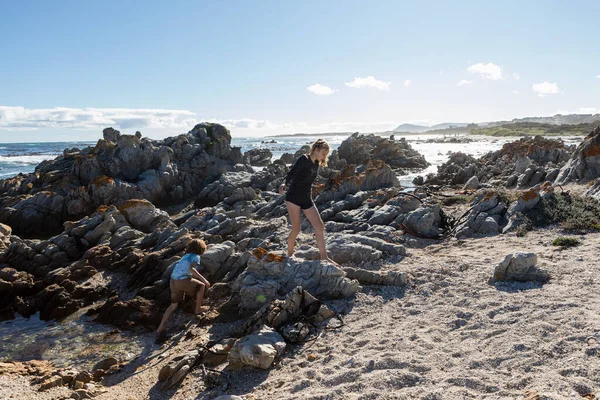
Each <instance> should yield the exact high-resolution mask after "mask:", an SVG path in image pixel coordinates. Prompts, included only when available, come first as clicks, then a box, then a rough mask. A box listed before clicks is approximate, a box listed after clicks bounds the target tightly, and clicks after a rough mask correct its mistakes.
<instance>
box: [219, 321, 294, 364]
mask: <svg viewBox="0 0 600 400" xmlns="http://www.w3.org/2000/svg"><path fill="white" fill-rule="evenodd" d="M284 350H285V341H284V340H283V338H282V337H281V335H280V334H279V333H277V332H275V331H274V330H273V329H271V328H269V327H263V328H262V329H261V330H260V331H258V332H256V333H253V334H251V335H248V336H244V337H243V338H241V339H239V340H238V341H237V342H235V345H234V346H233V349H231V352H230V353H229V357H228V360H229V366H230V367H231V368H242V367H244V366H250V367H255V368H261V369H268V368H269V367H270V366H271V365H272V364H273V362H274V361H275V358H276V357H277V356H280V355H281V354H282V353H283V351H284Z"/></svg>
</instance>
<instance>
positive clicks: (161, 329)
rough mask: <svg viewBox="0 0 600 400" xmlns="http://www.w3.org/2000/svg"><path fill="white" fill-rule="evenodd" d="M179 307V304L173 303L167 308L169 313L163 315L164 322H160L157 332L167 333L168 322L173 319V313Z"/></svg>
mask: <svg viewBox="0 0 600 400" xmlns="http://www.w3.org/2000/svg"><path fill="white" fill-rule="evenodd" d="M177 305H178V303H171V305H170V306H169V307H168V308H167V311H165V315H163V317H162V320H161V321H160V325H159V326H158V329H157V331H156V332H158V333H160V332H164V331H165V329H166V326H167V321H168V320H169V318H171V315H173V313H174V312H175V310H176V309H177Z"/></svg>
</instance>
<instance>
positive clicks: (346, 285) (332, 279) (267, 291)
mask: <svg viewBox="0 0 600 400" xmlns="http://www.w3.org/2000/svg"><path fill="white" fill-rule="evenodd" d="M260 250H261V249H257V250H255V251H254V254H253V255H252V256H251V257H250V258H249V260H248V266H247V267H246V269H245V270H244V272H242V273H241V274H240V275H239V276H238V278H237V279H236V281H235V282H234V284H233V291H234V292H237V293H239V296H240V307H241V308H242V309H247V310H256V309H259V308H260V307H262V306H263V305H264V304H267V303H268V302H269V301H270V300H273V299H276V298H278V297H279V293H289V292H290V291H292V290H293V289H294V288H295V287H296V286H302V287H303V288H304V290H306V291H308V292H310V293H312V294H313V295H315V296H318V297H319V298H321V297H328V298H344V297H350V296H352V295H354V294H355V293H356V292H357V291H358V288H359V285H358V282H357V281H353V280H350V279H347V278H346V277H345V273H344V271H342V270H341V269H339V268H338V267H336V266H334V265H333V264H331V263H329V262H324V261H323V262H322V261H320V260H314V261H306V260H301V259H297V258H295V257H292V258H287V259H283V258H282V257H280V256H277V255H275V254H273V253H267V252H266V251H260Z"/></svg>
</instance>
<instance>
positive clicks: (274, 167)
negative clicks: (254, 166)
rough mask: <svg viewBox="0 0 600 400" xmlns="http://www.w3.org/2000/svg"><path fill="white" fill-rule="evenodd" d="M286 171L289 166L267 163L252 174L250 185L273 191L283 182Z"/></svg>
mask: <svg viewBox="0 0 600 400" xmlns="http://www.w3.org/2000/svg"><path fill="white" fill-rule="evenodd" d="M292 162H293V161H292ZM288 171H289V168H288V167H287V166H285V165H282V164H279V163H273V164H269V165H268V166H267V167H266V168H264V169H263V170H262V171H258V172H256V173H254V174H252V177H251V178H250V186H251V187H253V188H255V189H260V190H270V191H275V190H277V189H278V188H279V185H281V183H282V182H283V180H284V178H285V176H286V174H287V173H288Z"/></svg>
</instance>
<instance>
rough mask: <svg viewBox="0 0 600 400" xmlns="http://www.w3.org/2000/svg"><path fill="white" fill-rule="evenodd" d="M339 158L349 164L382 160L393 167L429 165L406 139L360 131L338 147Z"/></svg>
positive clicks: (410, 167)
mask: <svg viewBox="0 0 600 400" xmlns="http://www.w3.org/2000/svg"><path fill="white" fill-rule="evenodd" d="M337 153H338V155H339V158H341V159H344V160H346V161H347V162H348V163H349V164H365V163H367V162H368V161H369V160H382V161H384V162H385V163H386V164H388V165H390V166H392V167H398V168H405V169H422V168H426V167H428V166H429V163H428V162H427V161H426V160H425V157H423V156H422V155H421V154H419V152H417V151H416V150H414V149H413V148H412V147H411V146H410V144H408V142H407V141H406V140H405V139H404V138H401V139H400V140H394V139H391V138H384V137H381V136H376V135H374V134H369V135H361V134H359V133H358V132H356V133H354V134H353V135H352V136H350V137H348V138H347V139H346V140H344V141H343V142H342V144H340V146H339V147H338V149H337Z"/></svg>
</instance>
